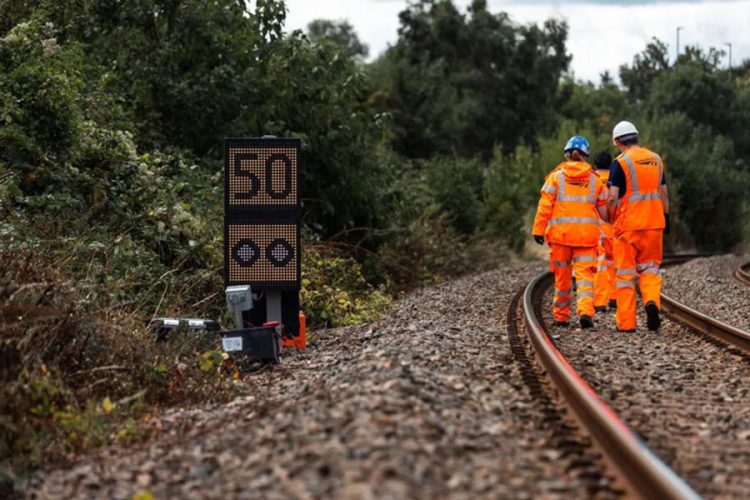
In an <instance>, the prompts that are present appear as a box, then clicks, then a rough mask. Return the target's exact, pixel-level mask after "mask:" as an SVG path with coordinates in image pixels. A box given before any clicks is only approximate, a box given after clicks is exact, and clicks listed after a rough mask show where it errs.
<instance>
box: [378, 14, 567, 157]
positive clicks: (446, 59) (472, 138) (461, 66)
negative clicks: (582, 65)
mask: <svg viewBox="0 0 750 500" xmlns="http://www.w3.org/2000/svg"><path fill="white" fill-rule="evenodd" d="M399 18H400V22H401V27H400V28H399V39H398V42H397V43H396V44H395V46H394V47H392V48H391V49H390V50H389V51H388V53H387V54H386V55H385V56H384V57H385V58H387V59H389V60H390V62H389V64H388V67H389V69H390V76H391V78H390V81H389V84H388V88H387V92H386V93H387V98H388V110H389V111H392V113H393V116H394V124H395V129H396V130H395V138H394V146H395V148H396V149H397V151H399V152H400V153H401V154H403V155H406V156H408V157H418V158H429V157H432V156H435V155H444V154H449V155H450V154H459V155H464V156H473V155H476V154H480V155H482V156H483V157H484V158H489V157H490V156H491V155H492V150H493V148H494V146H495V145H496V144H501V145H502V146H503V148H504V149H505V150H506V151H511V150H513V148H514V147H515V146H516V145H517V144H519V143H522V142H523V143H533V142H534V140H535V138H536V136H537V134H539V133H540V132H541V131H544V130H549V129H550V125H551V124H552V123H553V122H554V113H553V112H552V109H551V108H552V106H551V104H552V102H553V100H554V98H555V96H556V95H557V90H558V80H559V77H560V75H561V74H562V72H563V71H565V69H566V68H567V66H568V62H569V57H568V55H567V54H566V52H565V39H566V37H567V27H566V25H565V24H563V23H558V22H556V21H547V22H545V23H544V25H543V27H539V26H536V25H529V26H518V25H516V24H514V23H513V22H512V21H511V20H510V18H509V17H508V15H507V14H505V13H500V14H493V13H491V12H489V10H488V9H487V2H486V1H485V0H474V2H472V4H471V6H470V7H469V10H468V13H467V14H466V15H464V14H462V13H461V12H459V10H458V9H457V8H456V6H455V5H454V4H453V2H452V1H450V0H421V1H419V2H416V3H414V4H412V5H410V6H409V7H408V8H407V9H406V10H404V11H403V12H401V14H400V15H399Z"/></svg>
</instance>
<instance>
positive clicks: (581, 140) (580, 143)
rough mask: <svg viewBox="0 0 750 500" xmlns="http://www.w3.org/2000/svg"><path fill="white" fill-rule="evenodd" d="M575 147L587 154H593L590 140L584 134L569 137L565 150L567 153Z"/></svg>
mask: <svg viewBox="0 0 750 500" xmlns="http://www.w3.org/2000/svg"><path fill="white" fill-rule="evenodd" d="M573 149H577V150H578V151H580V152H581V153H583V154H585V155H586V156H588V155H589V154H591V147H590V146H589V141H587V140H586V138H585V137H584V136H582V135H574V136H573V137H571V138H570V139H568V142H567V144H565V149H563V151H564V152H565V153H567V152H568V151H571V150H573Z"/></svg>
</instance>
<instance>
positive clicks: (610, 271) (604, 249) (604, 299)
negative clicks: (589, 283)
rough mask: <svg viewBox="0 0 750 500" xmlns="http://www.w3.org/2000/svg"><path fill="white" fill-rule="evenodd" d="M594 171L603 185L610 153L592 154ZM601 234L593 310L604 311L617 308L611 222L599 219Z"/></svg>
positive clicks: (606, 176) (607, 177)
mask: <svg viewBox="0 0 750 500" xmlns="http://www.w3.org/2000/svg"><path fill="white" fill-rule="evenodd" d="M594 165H595V166H596V173H597V175H599V178H600V179H601V180H602V183H603V184H604V185H607V182H608V181H609V167H610V166H611V165H612V155H611V154H609V153H608V152H606V151H600V152H599V153H597V154H596V156H594ZM599 228H600V229H601V235H600V238H599V248H598V249H597V257H596V265H597V268H596V278H594V310H595V311H596V312H605V311H606V310H607V306H609V308H610V309H616V308H617V298H616V294H615V261H614V254H613V245H614V241H613V240H614V236H615V230H614V228H613V227H612V224H610V223H609V222H605V221H604V220H600V221H599Z"/></svg>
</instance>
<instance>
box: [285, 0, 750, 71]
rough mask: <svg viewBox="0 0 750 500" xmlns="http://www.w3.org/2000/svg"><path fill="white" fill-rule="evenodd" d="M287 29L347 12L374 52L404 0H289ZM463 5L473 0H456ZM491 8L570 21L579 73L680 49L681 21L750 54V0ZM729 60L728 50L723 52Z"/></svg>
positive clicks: (390, 34) (531, 2)
mask: <svg viewBox="0 0 750 500" xmlns="http://www.w3.org/2000/svg"><path fill="white" fill-rule="evenodd" d="M286 3H287V7H288V9H289V13H288V16H287V29H288V30H293V29H303V28H304V27H305V26H306V25H307V23H308V22H310V21H311V20H313V19H317V18H326V19H347V20H348V21H349V22H350V23H351V24H352V25H354V27H355V29H356V31H357V34H358V35H359V37H360V38H361V39H362V40H363V41H364V42H365V43H367V44H368V45H369V46H370V55H371V57H374V56H377V55H378V54H380V53H381V52H382V51H383V50H385V49H386V48H387V46H388V44H391V43H394V42H395V40H396V38H397V30H398V13H399V12H400V11H402V10H403V9H404V8H405V7H406V5H407V1H406V0H286ZM454 3H455V4H456V5H458V6H460V7H461V8H462V9H463V10H465V8H466V6H467V5H469V4H470V3H471V1H470V0H454ZM488 4H489V6H490V10H492V11H494V12H498V11H505V12H508V13H509V14H510V15H511V18H512V19H513V20H514V21H516V22H519V23H530V22H536V23H541V22H543V21H544V20H545V19H548V18H550V17H554V18H558V19H565V20H566V21H567V22H568V26H569V34H568V43H567V47H568V52H569V53H570V54H572V56H573V61H572V62H571V69H572V70H573V72H574V73H575V76H576V78H579V79H585V80H592V81H597V82H598V81H599V75H600V74H601V73H602V72H603V71H604V70H609V71H610V72H611V73H612V74H613V75H615V76H616V75H617V69H618V68H619V66H620V65H621V64H622V63H626V62H630V61H631V60H632V58H633V55H635V54H636V53H638V52H640V51H642V50H643V49H644V48H645V46H646V44H647V43H648V42H649V40H651V38H652V37H654V36H655V37H658V38H660V39H661V40H663V41H665V42H667V44H668V45H669V50H670V56H671V57H672V58H674V54H675V29H676V27H677V26H682V27H683V28H684V29H683V30H682V31H681V32H680V46H681V47H684V46H685V44H690V45H696V44H697V45H700V46H702V47H704V48H708V47H716V48H720V49H724V50H727V47H726V46H725V45H724V43H726V42H729V43H731V44H732V60H733V62H734V63H737V62H739V61H740V60H742V59H746V58H748V57H750V0H741V1H732V0H725V1H705V2H703V1H690V0H683V1H675V0H655V1H646V0H644V1H631V2H627V1H622V2H618V1H614V0H600V1H595V0H588V1H585V0H580V1H567V2H562V1H545V0H526V1H524V0H488ZM724 62H725V64H726V62H727V61H726V58H725V61H724Z"/></svg>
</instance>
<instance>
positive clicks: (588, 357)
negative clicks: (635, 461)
mask: <svg viewBox="0 0 750 500" xmlns="http://www.w3.org/2000/svg"><path fill="white" fill-rule="evenodd" d="M711 261H712V262H717V261H718V262H724V263H725V261H728V259H724V260H722V259H721V258H720V259H711ZM687 266H689V267H688V269H693V270H696V271H698V273H701V272H704V271H705V272H708V273H710V275H711V276H713V277H716V276H718V275H721V274H722V273H723V271H722V270H718V269H714V268H713V267H711V263H708V265H707V264H706V263H693V265H692V266H691V265H690V264H688V265H687ZM706 266H708V267H706ZM685 267H686V266H683V267H682V268H672V269H670V270H669V271H668V277H667V282H668V283H669V287H670V293H673V294H674V295H675V296H676V295H677V293H678V290H679V291H682V292H684V293H685V294H690V293H692V292H687V291H684V290H683V289H682V288H680V286H679V285H678V283H683V284H686V285H689V286H692V287H695V284H694V283H695V282H694V281H692V280H693V279H695V278H690V277H687V276H681V275H679V274H678V273H679V272H681V269H684V268H685ZM700 269H702V270H703V271H699V270H700ZM703 278H704V277H702V278H701V279H703ZM728 279H729V278H728ZM711 282H712V283H713V281H711ZM718 282H719V279H718V278H716V283H718ZM715 289H716V291H718V290H719V289H720V287H719V286H718V284H717V285H716V286H715ZM691 296H692V297H697V296H696V295H691ZM545 300H546V302H545V304H546V306H549V304H550V303H551V300H552V298H551V293H548V294H547V296H546V298H545ZM696 300H697V299H696ZM703 304H705V303H703ZM745 304H747V302H746V303H745ZM692 305H695V306H696V307H697V306H701V303H699V302H694V303H693V304H692ZM549 307H551V306H549ZM549 307H546V308H545V309H549ZM639 307H641V305H640V304H639ZM700 308H701V309H706V308H705V307H700ZM545 315H546V321H547V324H551V320H552V318H551V311H546V313H545ZM613 315H614V313H612V312H608V313H604V314H598V315H597V317H596V318H595V322H596V326H595V328H594V329H593V330H589V331H582V330H580V329H576V328H568V329H562V328H553V332H554V333H556V334H559V335H560V337H559V339H557V340H556V343H557V345H558V348H559V349H560V350H561V351H562V353H563V354H564V355H565V356H566V357H567V358H568V359H569V360H570V362H571V364H572V365H573V366H574V367H575V369H576V370H578V371H579V373H580V374H581V375H582V376H583V377H584V379H585V380H586V381H588V382H589V383H590V384H591V385H592V387H593V388H594V389H595V390H596V391H597V392H598V393H599V394H600V395H602V397H603V398H604V399H605V401H607V402H608V403H609V404H610V405H611V406H612V407H613V408H614V410H615V411H616V412H617V413H618V414H619V415H620V416H621V417H622V418H623V419H624V420H625V422H626V423H627V424H628V425H629V426H630V427H631V428H632V429H633V430H635V431H636V432H637V433H639V434H641V435H642V436H643V437H644V439H645V441H646V442H647V443H648V445H649V447H650V448H651V449H652V450H653V451H654V452H656V454H657V455H659V456H660V457H661V458H662V459H663V460H665V461H666V462H667V463H668V464H669V465H670V466H671V467H672V468H673V469H674V470H675V471H676V472H677V473H678V474H680V475H681V476H682V477H684V478H685V479H686V480H687V481H688V483H690V484H691V485H692V486H693V487H694V488H695V489H696V490H697V491H698V492H699V493H700V494H701V495H704V496H706V497H710V498H743V497H744V498H746V497H747V494H748V492H750V406H748V404H747V401H748V396H749V395H750V357H748V356H746V355H743V354H741V353H740V352H738V351H736V350H728V349H726V348H724V347H723V346H721V345H720V344H718V343H716V342H710V341H707V340H706V339H705V338H704V337H703V336H701V335H699V334H696V333H694V332H693V331H691V330H689V329H686V328H685V327H682V326H681V325H679V324H677V323H674V322H671V321H669V320H668V319H665V320H664V322H663V324H662V328H661V329H660V331H659V332H658V333H652V332H648V331H647V330H646V327H645V323H646V318H645V314H642V313H641V314H640V315H639V320H638V321H639V324H638V331H637V333H634V334H625V333H618V332H616V331H615V325H614V316H613Z"/></svg>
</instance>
